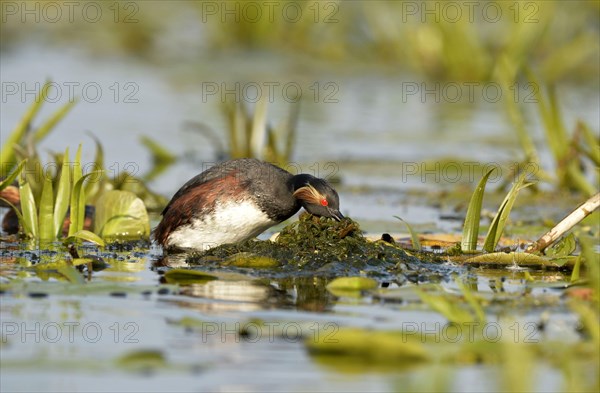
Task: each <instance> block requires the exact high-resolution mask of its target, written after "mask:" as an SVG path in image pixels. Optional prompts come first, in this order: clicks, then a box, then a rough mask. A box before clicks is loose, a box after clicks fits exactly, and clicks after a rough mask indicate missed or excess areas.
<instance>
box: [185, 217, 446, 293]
mask: <svg viewBox="0 0 600 393" xmlns="http://www.w3.org/2000/svg"><path fill="white" fill-rule="evenodd" d="M249 257H250V258H251V257H268V258H272V259H274V260H275V261H277V262H278V263H277V264H276V266H272V267H269V268H267V269H265V268H261V269H258V268H256V269H253V270H252V274H256V275H259V276H267V277H286V276H287V277H289V276H307V275H308V276H319V277H339V276H353V275H363V274H366V275H368V276H371V277H375V278H380V279H393V280H397V278H398V277H399V276H401V275H403V274H404V273H405V272H411V274H414V273H415V272H416V273H417V274H418V275H419V276H428V275H429V274H434V275H435V276H436V277H439V275H440V272H444V273H443V274H445V275H447V276H449V274H450V273H451V272H452V271H454V270H453V269H450V268H448V267H445V268H442V266H441V263H440V262H441V261H440V260H439V259H435V258H429V260H428V261H427V262H425V261H423V260H422V259H419V258H416V257H415V256H412V255H409V254H407V253H406V252H405V251H404V250H403V249H402V248H400V247H399V246H397V245H395V244H392V243H389V242H385V241H382V240H379V241H375V242H373V241H369V240H367V239H366V238H365V237H364V236H363V234H362V232H361V230H360V227H359V225H358V223H356V222H355V221H353V220H352V219H350V218H345V219H343V220H342V221H340V222H337V221H334V220H332V219H328V218H319V217H315V216H312V215H310V214H307V213H305V214H302V215H301V216H300V219H299V220H298V221H296V222H294V223H292V224H290V225H288V226H286V227H285V228H284V229H283V230H282V231H281V233H280V234H279V236H278V237H277V239H276V240H275V241H261V240H250V241H246V242H243V243H239V244H225V245H221V246H219V247H215V248H213V249H210V250H208V251H205V252H201V253H194V254H191V255H190V256H189V257H188V258H187V262H188V263H189V264H191V265H194V266H198V267H201V268H202V269H208V270H211V269H214V270H216V269H219V270H223V269H229V270H234V271H243V272H247V271H248V269H247V268H245V269H240V268H236V267H233V266H232V265H236V266H240V264H235V263H234V264H232V263H230V262H229V263H223V262H225V261H231V260H232V259H235V258H249ZM224 265H225V266H224ZM436 280H437V281H439V278H437V279H436Z"/></svg>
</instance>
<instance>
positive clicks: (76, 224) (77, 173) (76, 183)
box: [69, 144, 85, 236]
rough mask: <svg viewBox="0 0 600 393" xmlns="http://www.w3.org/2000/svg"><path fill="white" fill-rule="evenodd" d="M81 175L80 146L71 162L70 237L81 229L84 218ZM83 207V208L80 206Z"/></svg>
mask: <svg viewBox="0 0 600 393" xmlns="http://www.w3.org/2000/svg"><path fill="white" fill-rule="evenodd" d="M82 179H83V173H82V169H81V144H80V145H79V147H78V148H77V152H76V153H75V160H74V161H73V181H72V183H71V184H72V185H73V186H72V188H71V204H70V205H71V211H70V219H71V224H70V225H69V236H72V235H73V234H74V233H75V232H77V231H80V230H82V229H83V219H84V217H85V199H84V200H83V203H82V201H81V198H82V196H83V194H82V192H81V191H82V186H83V181H82ZM82 205H83V206H82Z"/></svg>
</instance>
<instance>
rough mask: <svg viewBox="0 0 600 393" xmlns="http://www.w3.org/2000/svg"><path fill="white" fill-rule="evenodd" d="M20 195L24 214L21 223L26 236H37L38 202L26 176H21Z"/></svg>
mask: <svg viewBox="0 0 600 393" xmlns="http://www.w3.org/2000/svg"><path fill="white" fill-rule="evenodd" d="M19 195H20V197H21V212H22V214H23V221H22V222H21V225H22V226H23V230H24V231H25V236H27V237H32V238H37V237H38V220H37V218H38V217H37V208H36V203H35V199H34V198H33V193H32V192H31V187H30V185H29V182H28V181H27V180H26V179H25V178H24V176H19Z"/></svg>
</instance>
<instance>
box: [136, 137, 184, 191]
mask: <svg viewBox="0 0 600 393" xmlns="http://www.w3.org/2000/svg"><path fill="white" fill-rule="evenodd" d="M141 142H142V145H144V146H146V148H147V149H148V150H149V151H150V154H152V164H153V166H152V168H151V169H150V171H149V172H148V173H146V174H145V175H144V180H146V181H151V180H152V179H155V178H156V177H157V176H158V175H160V174H161V173H163V172H164V171H165V170H166V169H167V168H168V167H169V166H170V165H171V164H173V163H174V162H175V160H176V157H175V155H174V154H173V153H171V152H170V151H168V150H167V149H165V148H164V147H162V146H161V145H160V144H159V143H157V142H156V141H154V140H153V139H151V138H150V137H148V136H142V138H141Z"/></svg>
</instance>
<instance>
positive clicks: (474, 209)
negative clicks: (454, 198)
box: [460, 168, 495, 251]
mask: <svg viewBox="0 0 600 393" xmlns="http://www.w3.org/2000/svg"><path fill="white" fill-rule="evenodd" d="M494 170H495V168H492V169H490V170H489V171H488V172H487V173H486V174H485V175H484V176H483V177H482V178H481V180H479V183H478V184H477V187H476V188H475V191H474V192H473V195H472V196H471V201H470V202H469V207H468V209H467V215H466V216H465V223H464V224H463V234H462V240H461V242H460V248H461V250H462V251H475V250H476V249H477V236H478V235H479V220H480V218H481V205H482V204H483V194H484V192H485V186H486V184H487V181H488V178H489V177H490V175H491V174H492V172H494Z"/></svg>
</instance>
